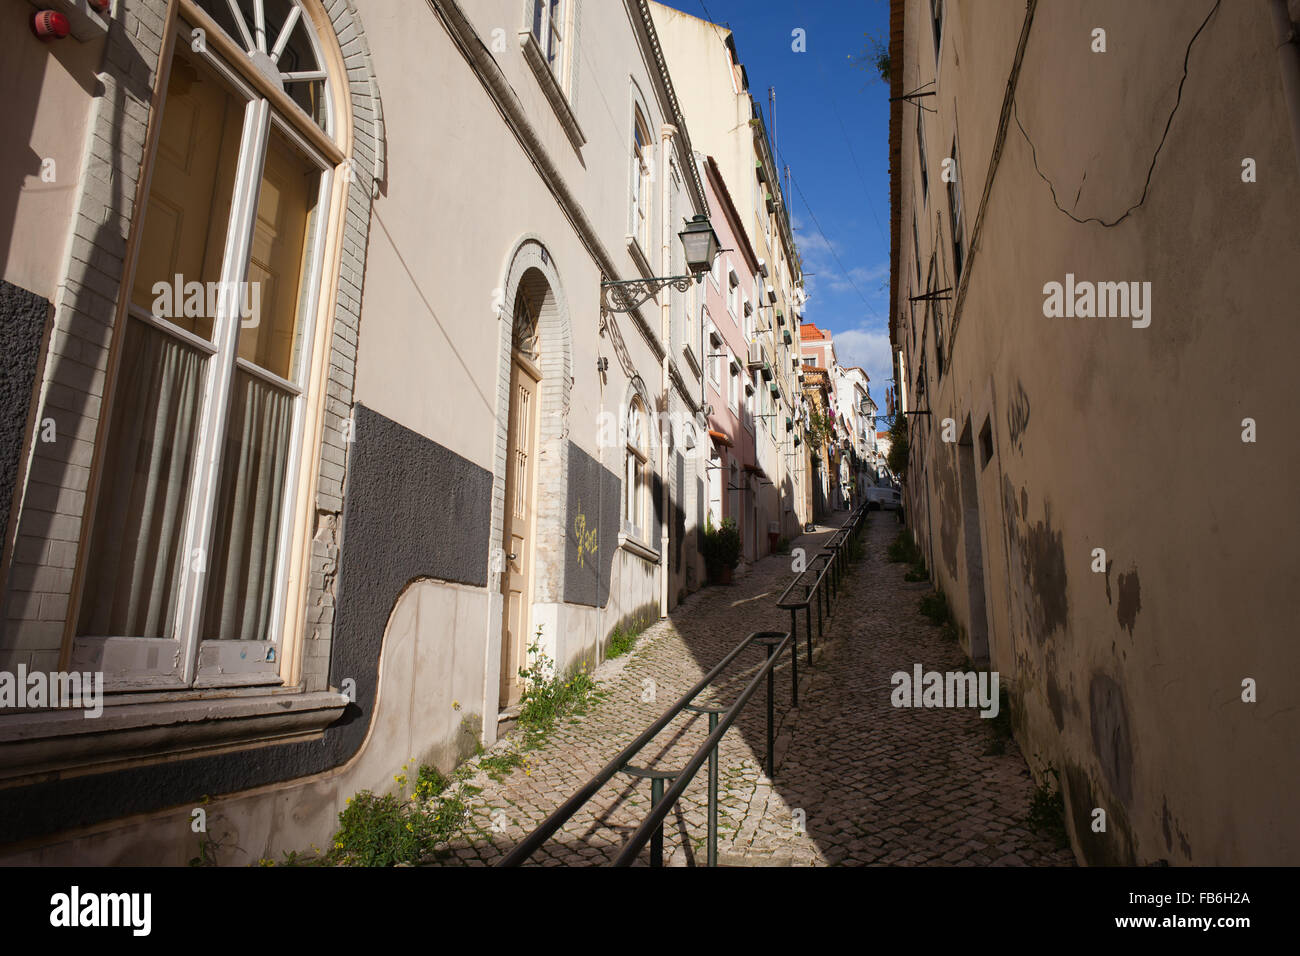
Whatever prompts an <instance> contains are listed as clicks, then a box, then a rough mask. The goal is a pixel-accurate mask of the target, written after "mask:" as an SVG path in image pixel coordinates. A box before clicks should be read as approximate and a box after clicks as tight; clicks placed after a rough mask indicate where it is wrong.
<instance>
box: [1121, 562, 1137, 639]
mask: <svg viewBox="0 0 1300 956" xmlns="http://www.w3.org/2000/svg"><path fill="white" fill-rule="evenodd" d="M1140 610H1142V584H1141V582H1140V581H1138V573H1137V568H1136V567H1135V568H1134V569H1133V570H1132V571H1128V572H1126V573H1124V574H1121V575H1120V576H1119V606H1118V607H1117V608H1116V609H1115V616H1116V617H1118V618H1119V625H1120V627H1124V628H1127V629H1128V634H1129V637H1132V636H1133V625H1134V624H1135V623H1136V622H1137V616H1138V611H1140Z"/></svg>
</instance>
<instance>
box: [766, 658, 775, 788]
mask: <svg viewBox="0 0 1300 956" xmlns="http://www.w3.org/2000/svg"><path fill="white" fill-rule="evenodd" d="M775 651H776V645H774V644H768V645H767V657H768V660H771V659H772V654H773V653H775ZM774 670H776V668H775V667H769V668H768V669H767V779H768V780H769V781H770V780H772V779H774V778H775V776H776V736H775V727H776V721H775V716H776V675H775V674H774V673H773V671H774Z"/></svg>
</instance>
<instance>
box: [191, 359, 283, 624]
mask: <svg viewBox="0 0 1300 956" xmlns="http://www.w3.org/2000/svg"><path fill="white" fill-rule="evenodd" d="M293 401H294V400H293V396H291V395H289V394H287V393H285V392H282V391H280V390H279V389H277V388H275V387H274V386H272V385H269V384H267V383H266V382H264V381H263V380H261V379H258V378H255V377H254V376H252V375H249V374H248V373H247V372H245V371H244V370H243V369H236V370H235V381H234V385H233V392H232V395H231V399H230V419H229V422H228V424H227V426H226V427H227V431H226V447H225V453H224V455H223V458H222V463H221V487H220V491H219V493H218V497H217V503H216V504H217V508H216V515H215V517H214V523H213V529H212V560H211V562H210V563H209V569H208V575H209V577H208V590H207V600H206V603H205V605H204V612H203V639H204V640H240V641H264V640H267V639H268V638H269V637H270V628H271V615H272V613H273V611H274V607H273V603H274V597H275V579H276V565H277V558H278V555H279V543H280V542H279V538H280V526H281V523H282V517H283V509H284V482H285V473H286V471H287V469H288V460H289V439H290V429H291V426H292V422H293Z"/></svg>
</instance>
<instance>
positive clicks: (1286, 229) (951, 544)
mask: <svg viewBox="0 0 1300 956" xmlns="http://www.w3.org/2000/svg"><path fill="white" fill-rule="evenodd" d="M1210 6H1211V4H1208V3H1206V4H1198V5H1196V7H1195V8H1194V9H1193V8H1192V7H1191V6H1189V5H1188V4H1184V3H1172V2H1168V3H1166V2H1160V3H1149V4H1141V5H1135V4H1129V3H1122V2H1118V0H1107V2H1099V3H1095V4H1090V5H1089V6H1088V8H1087V10H1086V13H1085V12H1084V11H1083V10H1081V9H1080V8H1078V7H1077V6H1076V5H1071V4H1066V3H1055V2H1046V0H1044V2H1040V3H1039V4H1038V9H1037V13H1036V16H1035V18H1034V22H1033V26H1032V31H1031V33H1030V36H1029V41H1028V46H1027V51H1026V55H1025V60H1024V65H1023V72H1022V75H1021V76H1020V80H1019V84H1018V87H1017V93H1016V102H1017V105H1018V109H1019V118H1020V121H1021V122H1022V123H1023V124H1024V127H1025V129H1026V130H1027V131H1028V133H1029V136H1030V137H1031V138H1032V139H1033V142H1034V144H1035V145H1036V147H1037V151H1038V165H1039V167H1040V168H1041V170H1042V172H1043V174H1044V175H1046V176H1047V177H1048V178H1049V179H1050V180H1051V181H1052V182H1053V183H1055V184H1056V186H1057V193H1058V197H1059V198H1060V200H1061V203H1062V205H1064V206H1065V207H1066V208H1067V209H1071V210H1072V211H1074V212H1075V214H1076V215H1078V216H1079V217H1080V218H1086V217H1088V216H1091V215H1097V216H1101V217H1103V218H1106V219H1108V220H1109V219H1113V218H1115V217H1117V216H1119V215H1120V214H1122V213H1123V212H1124V210H1125V209H1127V208H1128V207H1129V206H1131V205H1132V204H1134V203H1137V202H1138V200H1139V198H1140V197H1141V195H1142V190H1143V182H1144V180H1145V177H1146V172H1147V168H1148V166H1149V165H1150V162H1151V156H1152V154H1153V152H1154V151H1155V149H1156V146H1157V144H1158V143H1159V141H1160V138H1161V135H1162V131H1163V129H1164V126H1165V122H1166V120H1167V118H1168V116H1169V113H1170V110H1171V109H1172V108H1173V104H1174V99H1175V96H1176V91H1177V86H1178V81H1179V78H1180V77H1181V75H1182V61H1183V55H1184V52H1185V50H1186V48H1187V45H1188V42H1189V40H1190V38H1191V36H1192V33H1193V31H1195V29H1196V27H1197V26H1198V25H1199V24H1200V22H1201V20H1202V19H1203V18H1204V16H1205V14H1206V13H1207V12H1208V10H1209V9H1210ZM923 9H924V10H928V4H925V3H921V2H919V0H913V2H910V3H908V4H907V20H906V37H905V50H906V65H905V69H904V85H905V86H906V87H907V88H908V89H913V88H915V87H916V86H918V85H920V83H923V82H925V81H927V80H929V79H930V78H931V77H932V76H934V75H935V67H934V63H933V55H934V53H933V43H932V40H931V34H930V32H929V21H928V16H927V15H926V14H925V13H924V12H923ZM948 9H949V18H948V23H947V27H946V29H945V37H944V40H943V49H942V53H941V62H940V65H939V68H938V72H937V76H938V86H937V88H938V90H939V94H940V95H939V96H938V97H936V98H935V99H934V100H932V101H931V102H932V103H933V105H934V106H935V107H936V108H937V109H938V114H937V115H933V114H926V136H927V147H928V151H929V163H930V197H929V203H928V204H927V205H926V206H924V207H922V206H920V205H919V204H920V186H919V182H918V177H917V172H916V170H917V159H916V149H915V137H914V132H913V131H914V129H915V118H916V117H915V112H914V108H913V107H911V106H905V107H904V112H903V118H902V124H901V128H902V135H903V163H902V183H901V186H902V196H903V204H902V209H901V217H900V222H901V224H902V228H901V229H900V236H901V238H902V243H901V248H900V252H901V256H900V261H899V266H898V268H899V275H900V276H901V277H902V281H901V282H900V284H899V289H898V296H899V305H898V311H899V312H900V313H901V314H902V315H903V316H906V314H907V312H908V307H907V302H906V295H907V294H908V279H909V277H913V278H914V272H913V269H914V259H913V257H912V251H911V248H912V240H911V213H912V210H913V209H916V210H917V218H918V229H919V231H920V234H921V245H922V250H921V255H922V257H923V261H926V262H928V258H929V250H930V249H931V248H932V247H933V245H934V244H935V243H938V246H939V249H940V259H941V261H943V262H944V268H945V269H947V275H946V276H945V275H943V274H942V273H941V276H940V281H938V282H937V283H936V285H937V286H943V285H948V284H951V282H950V276H951V273H952V266H951V260H950V253H949V250H948V245H947V242H948V238H947V237H948V219H947V214H948V209H947V198H946V196H945V193H944V189H945V185H944V183H943V182H942V181H941V179H940V175H939V174H940V160H941V159H942V157H943V156H946V155H947V153H948V148H949V145H950V141H951V137H952V135H953V131H954V130H958V131H959V140H960V143H959V150H960V159H961V167H960V172H959V177H958V182H959V184H960V187H961V190H962V196H963V199H964V205H965V217H966V234H967V237H968V239H969V237H970V235H971V230H972V229H973V227H974V224H975V220H976V214H977V211H978V209H979V204H980V197H981V194H982V192H983V190H984V186H985V182H986V175H987V171H988V168H989V165H988V164H989V160H990V156H991V154H992V150H993V146H994V143H993V135H994V132H995V131H996V128H997V118H998V114H999V111H1000V109H1001V105H1002V96H1003V91H1004V90H1005V87H1006V83H1007V76H1008V73H1009V71H1010V68H1011V62H1012V57H1013V54H1014V50H1015V46H1016V41H1017V39H1018V37H1019V34H1020V24H1021V18H1022V13H1023V9H1024V7H1023V5H1022V4H1019V3H1013V2H1010V0H1007V2H1000V3H979V4H974V3H952V2H950V3H949V4H948ZM1097 26H1103V27H1105V28H1106V29H1107V35H1108V36H1107V39H1108V52H1107V53H1104V54H1099V53H1092V52H1090V49H1089V45H1090V39H1091V38H1090V34H1091V31H1092V29H1093V28H1094V27H1097ZM1273 46H1274V44H1273V38H1272V34H1271V28H1270V23H1269V20H1268V17H1267V10H1266V8H1265V6H1264V5H1263V4H1234V3H1229V4H1224V5H1223V6H1222V7H1221V8H1220V9H1219V11H1218V12H1217V13H1216V14H1215V15H1214V17H1213V18H1212V19H1211V20H1210V21H1209V24H1208V26H1207V27H1206V28H1205V31H1204V33H1203V34H1202V35H1201V37H1200V39H1198V40H1197V41H1196V44H1195V46H1194V47H1193V49H1192V53H1191V59H1190V66H1189V74H1188V78H1187V81H1186V84H1185V87H1184V89H1183V94H1182V103H1181V106H1180V107H1179V109H1178V112H1177V114H1176V115H1175V117H1174V121H1173V125H1172V127H1171V128H1170V131H1169V135H1168V139H1167V141H1166V142H1165V144H1164V147H1163V150H1162V151H1161V153H1160V157H1159V160H1158V162H1157V164H1156V167H1155V171H1154V175H1153V177H1152V180H1151V188H1150V192H1149V195H1148V196H1147V198H1146V201H1145V202H1144V203H1143V204H1142V205H1141V207H1140V208H1138V209H1137V210H1135V211H1134V212H1133V213H1132V214H1131V215H1130V216H1129V218H1128V219H1126V220H1125V221H1124V222H1122V223H1121V224H1119V225H1117V226H1115V227H1113V228H1102V227H1100V226H1099V225H1097V224H1096V223H1091V224H1087V225H1080V224H1077V223H1074V222H1072V221H1070V220H1069V219H1068V218H1067V217H1066V216H1065V215H1064V214H1063V213H1061V212H1060V211H1058V210H1057V209H1056V208H1054V206H1053V204H1052V198H1051V194H1050V192H1049V190H1048V186H1047V184H1046V183H1044V182H1043V180H1042V179H1041V178H1040V176H1039V174H1038V172H1036V171H1035V167H1034V161H1033V157H1032V155H1031V152H1030V148H1029V146H1028V144H1027V143H1026V140H1025V137H1024V136H1023V135H1022V134H1021V132H1020V130H1019V128H1018V127H1017V125H1016V121H1015V118H1014V117H1013V118H1012V120H1011V124H1010V128H1009V131H1008V134H1007V137H1006V142H1005V146H1004V148H1003V150H1002V154H1001V160H1000V165H999V166H998V168H997V171H996V178H995V179H994V182H993V186H992V192H991V194H990V197H989V201H988V206H987V210H986V214H985V215H986V220H985V222H984V224H983V231H982V235H981V238H980V242H979V248H978V249H977V250H976V253H975V259H974V261H973V263H972V262H971V261H970V258H969V253H968V260H967V261H968V270H967V271H968V276H967V277H966V285H965V287H964V288H963V289H962V290H961V293H960V296H959V300H958V303H954V304H957V305H958V308H959V309H960V312H959V316H958V324H957V326H956V329H955V331H954V329H953V325H952V320H951V318H946V320H945V339H946V340H947V341H949V342H950V343H951V349H952V355H951V368H950V369H948V370H947V371H946V373H945V374H944V376H943V378H942V381H938V380H937V379H936V374H935V373H936V357H935V355H934V330H933V328H932V327H931V328H930V329H929V330H928V332H927V333H926V337H925V339H924V340H922V338H921V335H920V334H918V336H917V342H918V346H919V345H920V343H921V342H922V341H924V346H923V348H924V349H925V351H926V354H927V355H928V363H929V373H930V379H931V381H930V386H929V389H928V391H929V395H928V397H923V398H920V399H919V400H918V399H917V398H916V397H915V396H916V389H915V382H916V370H917V368H918V366H919V364H920V352H919V349H918V350H914V349H913V347H912V344H911V343H912V338H911V332H910V330H909V328H908V325H907V323H906V321H904V323H903V326H902V330H901V333H900V337H901V340H902V341H903V342H905V343H906V345H905V348H906V349H907V352H908V354H907V367H908V369H909V370H910V371H911V373H912V381H911V382H910V383H909V384H908V388H907V394H908V396H909V398H908V402H909V406H910V407H912V408H916V407H918V406H920V407H921V408H930V409H931V410H932V412H933V416H932V417H931V418H930V419H929V420H928V421H926V420H925V419H924V418H923V417H921V416H917V417H914V418H913V419H912V421H911V425H912V445H913V449H914V453H913V459H912V466H911V469H910V470H909V475H908V482H907V484H908V496H909V514H908V520H909V523H910V524H911V525H912V527H913V528H914V529H915V531H916V532H917V534H918V536H919V537H920V538H921V540H922V545H923V548H924V549H925V550H926V551H927V552H928V553H929V554H930V555H931V558H930V561H931V567H932V570H933V572H934V574H935V575H936V580H937V582H938V583H939V584H940V586H941V587H942V588H943V589H944V590H945V591H946V592H947V594H948V596H949V599H950V601H951V603H952V604H953V605H954V609H955V613H956V616H957V618H958V620H959V622H960V623H961V624H962V625H963V627H964V628H965V629H966V631H967V633H968V634H969V633H970V632H971V631H972V629H973V628H977V627H978V621H977V620H974V617H975V615H973V614H972V607H977V606H978V594H979V592H980V591H981V590H982V592H983V597H984V599H985V600H986V603H987V607H988V617H987V620H988V631H989V641H990V646H991V654H992V664H993V666H994V667H995V669H997V670H999V671H1000V672H1001V674H1002V677H1003V682H1004V683H1005V684H1008V685H1009V686H1010V688H1011V689H1012V699H1013V704H1014V706H1015V713H1016V724H1017V736H1018V740H1019V743H1020V746H1021V749H1022V750H1023V751H1024V752H1025V754H1026V755H1027V756H1029V758H1030V761H1031V763H1032V764H1034V765H1035V766H1036V768H1037V769H1039V770H1041V769H1042V768H1043V766H1044V765H1046V764H1048V763H1050V764H1052V765H1054V766H1055V767H1056V768H1058V769H1059V770H1060V772H1061V777H1062V781H1063V784H1064V788H1065V791H1066V796H1067V803H1068V807H1069V813H1070V815H1071V820H1072V831H1073V834H1074V841H1075V849H1076V852H1077V853H1078V854H1079V856H1080V858H1081V859H1083V860H1085V861H1087V862H1090V863H1102V862H1129V863H1133V862H1136V863H1150V862H1153V861H1156V860H1162V859H1163V860H1168V861H1169V862H1171V863H1175V864H1177V863H1198V864H1244V863H1262V864H1276V863H1295V862H1297V861H1298V860H1300V830H1297V825H1296V823H1295V818H1294V812H1293V811H1294V803H1295V801H1294V793H1295V791H1296V788H1297V785H1298V784H1300V778H1298V776H1297V771H1296V767H1295V763H1294V761H1293V760H1290V759H1289V758H1290V755H1292V754H1294V753H1296V752H1297V749H1298V748H1300V732H1298V730H1297V728H1298V727H1300V725H1298V724H1297V722H1296V721H1295V720H1294V719H1292V717H1293V715H1294V710H1295V707H1296V704H1297V692H1296V690H1295V688H1296V686H1297V682H1298V681H1300V657H1297V655H1296V654H1295V653H1294V649H1293V646H1292V645H1293V642H1292V641H1291V638H1290V637H1289V635H1290V634H1291V632H1292V631H1293V630H1294V621H1293V617H1294V615H1293V614H1292V612H1291V607H1292V606H1293V596H1294V594H1295V593H1296V588H1297V585H1300V573H1298V572H1297V563H1296V561H1295V559H1294V547H1293V542H1294V540H1295V538H1296V536H1297V533H1300V511H1297V509H1296V508H1295V507H1294V506H1293V504H1292V501H1293V498H1294V493H1295V491H1294V489H1295V487H1296V483H1297V479H1300V454H1298V453H1297V450H1296V445H1295V443H1294V442H1292V441H1290V440H1289V438H1287V437H1285V436H1286V432H1285V429H1286V427H1287V425H1286V422H1287V421H1288V420H1289V417H1290V415H1291V410H1292V409H1293V408H1294V399H1293V397H1292V395H1291V392H1292V388H1291V386H1290V384H1289V383H1290V381H1291V379H1292V377H1293V376H1292V370H1291V365H1292V363H1293V358H1294V356H1295V355H1296V354H1297V346H1300V333H1298V332H1297V329H1296V327H1295V324H1294V322H1293V321H1292V320H1291V315H1292V313H1293V312H1294V307H1293V303H1294V302H1295V301H1296V299H1297V297H1298V296H1300V277H1298V276H1297V273H1296V271H1295V270H1294V268H1293V267H1292V264H1293V263H1294V261H1295V260H1296V257H1297V254H1300V240H1297V235H1296V232H1295V229H1294V215H1293V212H1294V210H1295V208H1296V207H1297V202H1298V201H1300V175H1297V166H1296V158H1295V155H1294V153H1293V151H1292V147H1291V143H1290V139H1289V137H1288V136H1287V133H1286V129H1287V127H1286V122H1285V116H1286V105H1285V103H1284V102H1283V98H1282V92H1281V85H1280V80H1279V75H1278V71H1277V65H1276V58H1275V56H1274V52H1273ZM977 52H978V55H976V54H977ZM1247 156H1249V157H1253V158H1254V159H1256V161H1257V162H1258V164H1259V170H1260V173H1259V182H1258V183H1254V184H1246V183H1243V182H1242V181H1241V161H1242V158H1243V157H1247ZM1085 173H1086V178H1085ZM1076 193H1077V194H1078V195H1077V198H1076ZM1067 272H1068V273H1073V274H1074V275H1075V276H1076V278H1077V279H1079V280H1091V281H1126V280H1140V281H1149V282H1151V283H1152V294H1151V298H1152V314H1151V324H1150V326H1149V327H1148V328H1133V327H1132V325H1131V323H1130V321H1128V320H1125V319H1119V318H1075V319H1065V318H1046V317H1044V315H1043V301H1044V295H1043V285H1044V283H1047V282H1049V281H1057V282H1064V280H1065V275H1066V273H1067ZM923 273H924V269H923ZM912 294H915V293H912ZM924 314H925V313H924V312H923V311H922V310H918V311H917V319H918V322H919V321H920V319H921V317H922V316H923V315H924ZM944 314H945V316H947V315H948V310H947V309H945V310H944ZM968 416H969V419H970V424H971V429H972V435H973V437H974V447H973V448H970V449H965V448H962V447H959V446H956V445H952V444H946V443H944V442H942V441H941V440H940V435H939V429H940V426H941V424H942V421H943V419H944V418H947V417H951V418H953V419H954V420H955V423H956V428H957V431H958V433H960V432H961V431H962V429H963V427H964V425H965V423H966V421H967V418H968ZM1245 417H1254V418H1256V419H1257V421H1258V422H1259V428H1260V432H1259V441H1258V443H1256V444H1246V443H1243V442H1242V440H1241V431H1242V425H1241V422H1242V419H1243V418H1245ZM986 418H987V419H988V421H989V422H990V426H991V431H992V439H993V458H992V460H991V461H989V462H988V464H987V465H982V463H981V454H980V448H979V440H978V436H979V432H980V429H981V427H982V425H983V424H984V422H985V420H986ZM963 455H969V456H970V458H969V460H970V461H972V462H973V468H972V469H971V470H970V472H969V473H968V474H967V475H966V476H965V478H966V479H967V480H964V477H963V473H962V456H963ZM972 476H973V479H974V489H973V492H974V495H972V494H971V491H972V489H970V488H969V487H967V486H969V484H970V481H969V480H968V479H969V478H971V477H972ZM976 497H977V500H978V520H977V521H976V522H974V523H973V524H972V523H968V522H967V521H966V515H965V514H964V510H965V509H966V508H967V507H970V506H972V505H973V504H974V502H975V498H976ZM976 527H977V528H978V530H979V537H980V540H979V543H978V545H977V544H976V542H975V540H974V537H975V536H974V534H973V531H974V529H975V528H976ZM1094 548H1104V549H1105V551H1106V557H1107V560H1108V562H1110V567H1109V570H1108V571H1107V572H1105V573H1094V572H1093V571H1092V570H1091V568H1090V565H1091V563H1092V560H1093V557H1092V550H1093V549H1094ZM977 559H978V561H980V562H982V565H983V577H984V586H983V588H982V589H979V588H977V589H976V592H975V595H972V590H971V588H970V586H969V584H970V582H971V580H972V569H973V567H974V566H975V565H976V562H977ZM968 640H969V638H968ZM1248 677H1249V678H1254V679H1255V680H1257V681H1258V682H1259V688H1260V689H1259V700H1258V703H1253V704H1250V703H1243V702H1242V701H1241V696H1240V695H1241V686H1242V680H1243V679H1244V678H1248ZM1095 807H1101V808H1104V809H1106V810H1107V815H1108V818H1109V825H1108V829H1107V831H1106V832H1105V833H1094V832H1093V831H1092V830H1091V828H1090V826H1089V824H1090V823H1091V820H1092V816H1091V814H1092V810H1093V808H1095Z"/></svg>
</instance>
